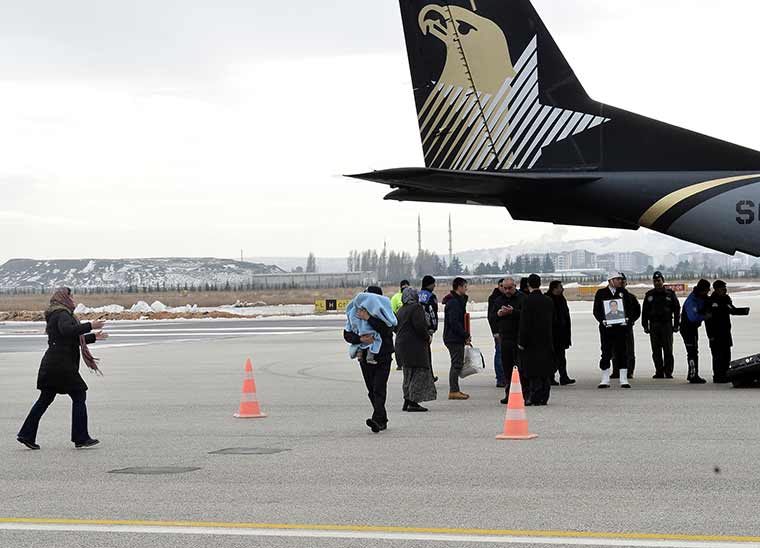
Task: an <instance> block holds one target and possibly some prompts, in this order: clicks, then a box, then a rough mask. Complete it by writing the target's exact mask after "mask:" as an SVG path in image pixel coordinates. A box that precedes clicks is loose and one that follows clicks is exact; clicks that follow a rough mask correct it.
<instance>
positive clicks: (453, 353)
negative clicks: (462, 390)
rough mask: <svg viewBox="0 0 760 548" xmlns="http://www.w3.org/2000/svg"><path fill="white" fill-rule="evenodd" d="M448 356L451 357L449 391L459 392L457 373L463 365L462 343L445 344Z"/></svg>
mask: <svg viewBox="0 0 760 548" xmlns="http://www.w3.org/2000/svg"><path fill="white" fill-rule="evenodd" d="M446 348H448V349H449V356H450V357H451V368H450V369H449V392H450V393H451V392H459V373H461V372H462V368H463V367H464V345H463V344H462V345H459V344H447V345H446Z"/></svg>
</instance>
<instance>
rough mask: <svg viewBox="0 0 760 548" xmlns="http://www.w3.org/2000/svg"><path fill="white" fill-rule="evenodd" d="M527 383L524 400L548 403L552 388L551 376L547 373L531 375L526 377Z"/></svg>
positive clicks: (534, 402) (540, 403) (533, 402)
mask: <svg viewBox="0 0 760 548" xmlns="http://www.w3.org/2000/svg"><path fill="white" fill-rule="evenodd" d="M528 384H529V386H530V389H529V391H528V397H527V398H526V401H529V402H530V403H532V404H533V405H536V404H539V405H542V404H546V403H548V401H549V395H550V394H551V389H552V377H550V376H548V375H540V376H531V377H530V378H529V379H528Z"/></svg>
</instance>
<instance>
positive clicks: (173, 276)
mask: <svg viewBox="0 0 760 548" xmlns="http://www.w3.org/2000/svg"><path fill="white" fill-rule="evenodd" d="M282 272H284V271H283V270H282V269H281V268H280V267H278V266H274V265H267V264H263V263H250V262H240V261H233V260H231V259H213V258H182V257H171V258H156V259H74V260H70V259H56V260H36V259H11V260H10V261H8V262H7V263H5V264H4V265H2V266H0V289H18V288H51V287H56V286H60V285H66V286H69V287H74V288H109V289H111V288H112V289H124V288H127V287H129V286H136V287H143V286H154V287H155V286H160V285H166V286H167V287H171V286H176V285H179V286H184V285H185V284H187V285H191V284H194V285H195V286H198V285H203V284H205V283H210V284H217V285H223V284H225V283H227V282H229V283H230V284H235V283H245V282H246V281H247V280H249V279H250V277H251V276H253V275H256V274H279V273H282Z"/></svg>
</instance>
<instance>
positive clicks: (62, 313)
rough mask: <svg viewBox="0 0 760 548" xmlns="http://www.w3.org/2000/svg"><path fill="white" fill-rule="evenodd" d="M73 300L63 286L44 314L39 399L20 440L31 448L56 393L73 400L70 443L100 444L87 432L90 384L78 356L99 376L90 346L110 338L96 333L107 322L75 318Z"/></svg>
mask: <svg viewBox="0 0 760 548" xmlns="http://www.w3.org/2000/svg"><path fill="white" fill-rule="evenodd" d="M74 308H75V305H74V301H73V299H72V298H71V289H69V288H68V287H60V288H58V289H56V290H55V293H54V294H53V296H52V297H51V299H50V306H49V307H48V309H47V310H46V311H45V321H46V322H47V327H46V329H45V332H46V333H47V336H48V349H47V352H45V355H44V356H43V358H42V363H40V370H39V373H38V375H37V389H38V390H39V391H40V397H39V399H38V400H37V402H36V403H35V404H34V406H33V407H32V410H31V411H30V412H29V416H28V417H27V418H26V421H24V425H23V426H22V427H21V430H20V431H19V433H18V436H17V438H16V439H17V440H18V441H19V442H20V443H22V444H24V445H25V446H27V447H28V448H29V449H39V448H40V446H39V445H37V441H36V440H37V428H38V427H39V424H40V419H41V418H42V415H44V414H45V411H47V408H48V407H49V406H50V404H51V403H53V400H54V399H55V397H56V395H57V394H68V395H69V397H70V398H71V403H72V408H71V441H72V442H73V443H74V446H75V447H77V448H85V447H92V446H93V445H97V444H98V443H99V441H98V440H96V439H93V438H91V437H90V434H89V433H88V431H87V405H86V404H85V400H86V394H87V384H85V382H84V380H83V379H82V377H81V375H80V374H79V356H80V354H81V356H82V358H83V359H84V362H85V364H87V367H89V368H90V370H91V371H92V372H94V373H100V369H98V360H97V358H95V357H93V355H92V354H91V353H90V349H89V348H88V347H87V345H88V344H93V343H94V342H95V341H101V340H104V339H107V338H108V334H107V333H103V332H102V331H98V332H97V333H92V331H93V330H99V329H102V328H103V326H104V325H105V322H104V321H101V320H98V321H94V322H86V323H82V322H80V321H79V320H78V319H77V317H76V316H74Z"/></svg>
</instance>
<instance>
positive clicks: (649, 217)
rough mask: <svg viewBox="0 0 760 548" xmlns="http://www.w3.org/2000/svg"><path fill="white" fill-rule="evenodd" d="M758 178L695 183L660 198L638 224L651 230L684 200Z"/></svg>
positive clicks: (749, 176)
mask: <svg viewBox="0 0 760 548" xmlns="http://www.w3.org/2000/svg"><path fill="white" fill-rule="evenodd" d="M757 178H760V173H755V174H752V175H739V176H736V177H725V178H723V179H713V180H711V181H704V182H702V183H696V184H693V185H690V186H687V187H684V188H681V189H678V190H676V191H675V192H671V193H670V194H668V195H667V196H665V197H663V198H660V199H659V200H658V201H657V202H655V204H654V205H652V206H651V207H650V208H649V209H647V210H646V212H645V213H644V214H643V215H642V216H641V218H640V219H639V224H640V225H641V226H645V227H647V228H651V227H652V226H654V224H655V223H656V222H657V221H658V220H659V219H660V217H662V216H663V215H665V213H667V212H668V211H669V210H670V209H671V208H673V207H674V206H676V205H678V204H680V203H681V202H683V201H684V200H686V199H688V198H691V197H692V196H695V195H697V194H699V193H700V192H704V191H705V190H710V189H712V188H716V187H719V186H723V185H728V184H731V183H736V182H737V181H746V180H748V179H757Z"/></svg>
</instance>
